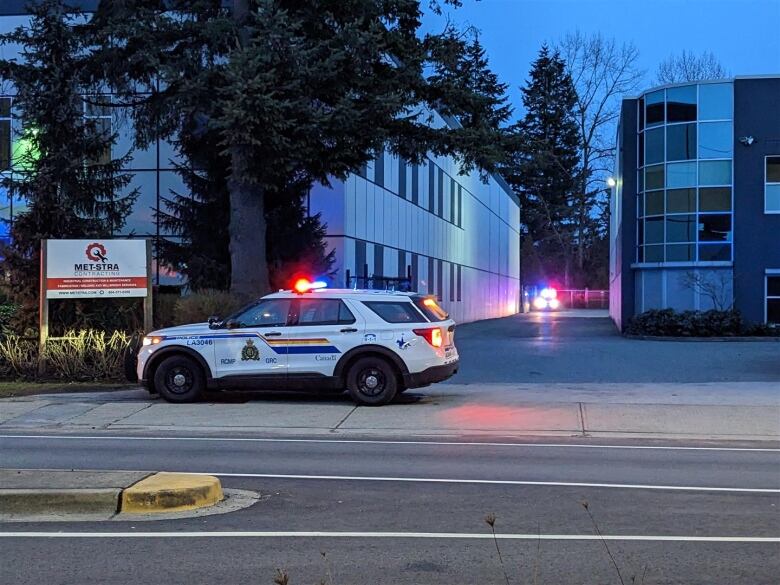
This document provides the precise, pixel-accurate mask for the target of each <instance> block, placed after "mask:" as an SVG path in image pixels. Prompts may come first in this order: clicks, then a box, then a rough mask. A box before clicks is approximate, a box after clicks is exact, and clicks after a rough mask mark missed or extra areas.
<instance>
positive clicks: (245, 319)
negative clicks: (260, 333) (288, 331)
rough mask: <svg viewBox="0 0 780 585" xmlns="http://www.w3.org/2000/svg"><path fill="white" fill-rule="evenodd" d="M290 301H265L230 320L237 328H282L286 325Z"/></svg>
mask: <svg viewBox="0 0 780 585" xmlns="http://www.w3.org/2000/svg"><path fill="white" fill-rule="evenodd" d="M289 312H290V299H267V300H264V301H260V302H259V303H256V304H254V305H252V306H251V307H248V308H247V309H245V310H244V311H242V312H241V313H239V314H238V315H236V316H235V317H233V318H232V319H231V320H232V321H236V322H237V324H238V326H239V327H282V326H284V325H285V324H286V323H287V314H288V313H289Z"/></svg>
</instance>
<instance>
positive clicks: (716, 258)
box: [699, 244, 731, 262]
mask: <svg viewBox="0 0 780 585" xmlns="http://www.w3.org/2000/svg"><path fill="white" fill-rule="evenodd" d="M730 260H731V246H730V245H729V244H699V262H728V261H730Z"/></svg>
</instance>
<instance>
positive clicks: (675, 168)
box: [666, 162, 696, 188]
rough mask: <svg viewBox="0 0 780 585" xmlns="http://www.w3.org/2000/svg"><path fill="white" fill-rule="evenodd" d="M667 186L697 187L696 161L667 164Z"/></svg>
mask: <svg viewBox="0 0 780 585" xmlns="http://www.w3.org/2000/svg"><path fill="white" fill-rule="evenodd" d="M666 186H667V187H669V188H677V187H695V186H696V163H695V162H681V163H670V164H668V165H666Z"/></svg>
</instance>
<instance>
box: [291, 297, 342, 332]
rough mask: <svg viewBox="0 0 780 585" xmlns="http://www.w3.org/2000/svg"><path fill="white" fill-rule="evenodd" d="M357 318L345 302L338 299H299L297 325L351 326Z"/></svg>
mask: <svg viewBox="0 0 780 585" xmlns="http://www.w3.org/2000/svg"><path fill="white" fill-rule="evenodd" d="M354 322H355V316H354V315H353V314H352V312H351V311H350V310H349V308H348V307H347V305H345V304H344V302H343V301H340V300H338V299H318V298H301V299H298V319H297V322H296V323H295V324H296V325H349V324H352V323H354Z"/></svg>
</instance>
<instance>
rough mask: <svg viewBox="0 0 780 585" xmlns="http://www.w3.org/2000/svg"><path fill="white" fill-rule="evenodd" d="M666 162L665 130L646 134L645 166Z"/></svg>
mask: <svg viewBox="0 0 780 585" xmlns="http://www.w3.org/2000/svg"><path fill="white" fill-rule="evenodd" d="M659 162H664V129H663V128H655V129H653V130H648V131H647V132H645V164H646V165H651V164H654V163H659Z"/></svg>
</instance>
